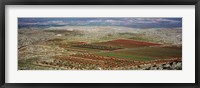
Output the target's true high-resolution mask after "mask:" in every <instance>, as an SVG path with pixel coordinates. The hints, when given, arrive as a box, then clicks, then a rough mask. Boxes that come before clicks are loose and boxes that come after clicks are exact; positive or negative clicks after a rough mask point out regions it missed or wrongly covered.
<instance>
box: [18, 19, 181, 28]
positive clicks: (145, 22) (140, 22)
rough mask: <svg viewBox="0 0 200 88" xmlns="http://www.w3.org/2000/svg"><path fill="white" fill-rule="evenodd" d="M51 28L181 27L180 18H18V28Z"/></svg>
mask: <svg viewBox="0 0 200 88" xmlns="http://www.w3.org/2000/svg"><path fill="white" fill-rule="evenodd" d="M52 26H125V27H131V28H174V27H182V18H135V17H116V18H113V17H107V18H105V17H84V18H80V17H75V18H18V27H19V28H22V27H52Z"/></svg>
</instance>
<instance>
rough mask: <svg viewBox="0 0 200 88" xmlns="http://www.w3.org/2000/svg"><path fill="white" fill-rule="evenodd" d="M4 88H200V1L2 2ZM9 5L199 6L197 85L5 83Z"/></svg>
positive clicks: (0, 84) (1, 71) (0, 26)
mask: <svg viewBox="0 0 200 88" xmlns="http://www.w3.org/2000/svg"><path fill="white" fill-rule="evenodd" d="M0 3H1V4H0V22H1V23H0V35H1V36H0V57H1V58H0V87H1V88H5V87H10V88H27V87H29V88H35V87H38V88H44V87H48V88H58V87H59V88H66V87H69V88H78V87H79V88H81V87H82V88H94V87H96V88H101V87H105V88H110V87H116V88H123V87H126V88H134V87H136V88H147V87H148V88H160V87H163V88H200V80H199V79H200V76H199V74H200V69H199V68H200V65H199V64H200V60H199V58H200V54H199V50H200V47H199V44H200V41H199V37H200V31H199V30H200V0H32V1H31V0H2V1H0ZM6 5H195V83H92V84H89V83H5V76H6V75H5V34H6V33H5V6H6Z"/></svg>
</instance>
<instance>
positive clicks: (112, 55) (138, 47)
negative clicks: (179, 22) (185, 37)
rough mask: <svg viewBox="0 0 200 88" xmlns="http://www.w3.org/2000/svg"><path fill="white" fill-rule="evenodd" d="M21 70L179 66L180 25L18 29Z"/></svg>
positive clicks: (160, 67)
mask: <svg viewBox="0 0 200 88" xmlns="http://www.w3.org/2000/svg"><path fill="white" fill-rule="evenodd" d="M18 69H19V70H181V69H182V29H181V28H151V29H150V28H149V29H148V28H146V29H136V28H129V27H120V26H62V27H49V28H43V29H40V28H21V29H18Z"/></svg>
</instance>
